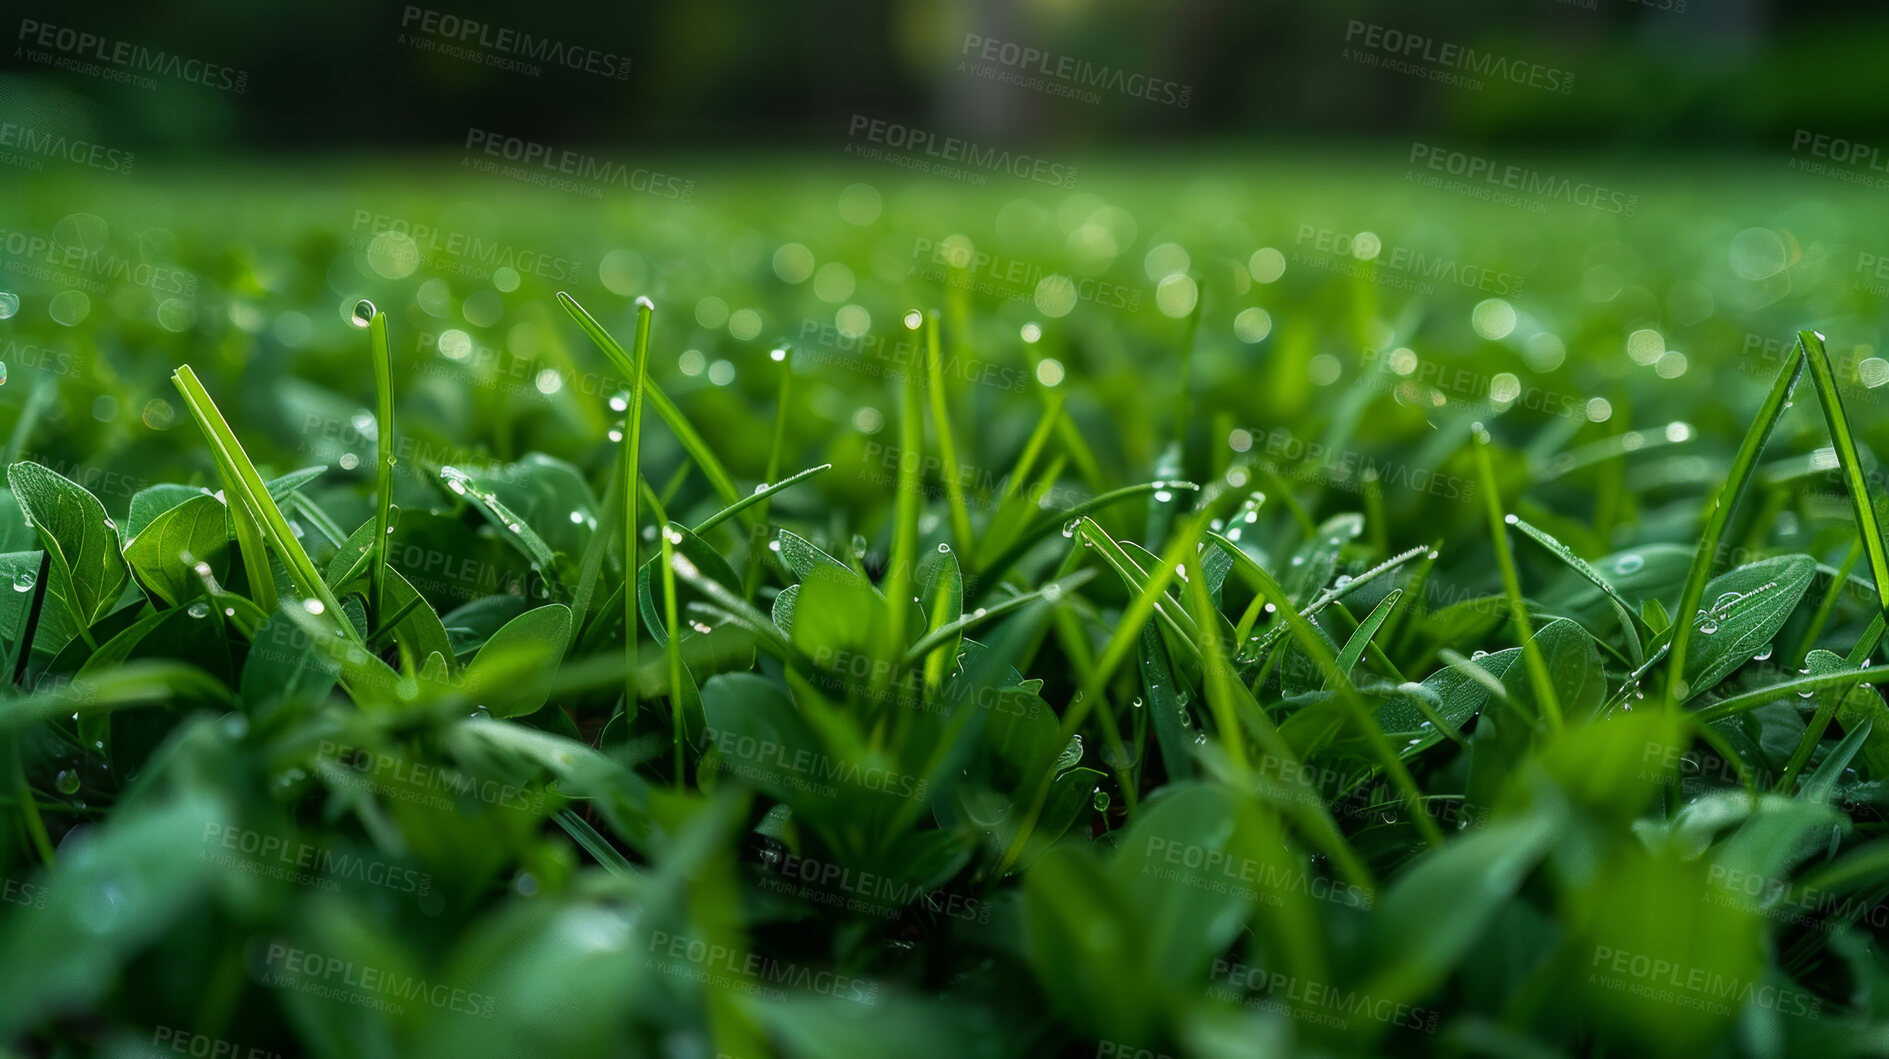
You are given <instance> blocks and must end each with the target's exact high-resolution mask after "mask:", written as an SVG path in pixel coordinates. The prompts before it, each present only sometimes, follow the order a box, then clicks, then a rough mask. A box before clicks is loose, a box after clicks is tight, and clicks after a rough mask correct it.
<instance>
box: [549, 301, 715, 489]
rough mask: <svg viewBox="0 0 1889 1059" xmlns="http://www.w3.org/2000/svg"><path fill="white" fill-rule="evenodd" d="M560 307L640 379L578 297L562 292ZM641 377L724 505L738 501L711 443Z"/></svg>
mask: <svg viewBox="0 0 1889 1059" xmlns="http://www.w3.org/2000/svg"><path fill="white" fill-rule="evenodd" d="M558 304H559V305H562V306H563V307H564V311H565V312H567V313H569V314H570V315H571V319H573V320H575V321H577V326H578V327H581V328H583V330H584V333H585V334H586V335H589V336H590V340H591V341H592V342H594V343H596V345H597V348H598V349H600V350H602V351H603V352H604V355H605V356H607V357H609V358H610V361H611V362H612V363H613V364H614V365H616V368H617V370H619V371H621V372H623V373H624V375H625V376H626V377H630V378H637V377H639V376H638V373H637V371H636V363H635V361H634V360H632V359H631V357H630V355H629V354H628V353H625V352H624V351H623V346H622V345H620V344H619V343H618V342H617V340H616V339H614V338H612V337H610V332H608V331H606V330H604V329H603V325H602V324H600V323H598V322H597V320H596V318H595V317H593V316H591V315H590V313H588V312H586V311H585V310H584V307H583V306H581V305H579V304H577V299H576V298H573V297H571V296H570V295H569V294H566V293H565V292H563V291H559V292H558ZM644 304H649V299H647V298H642V299H639V300H638V309H639V310H641V309H642V307H643V305H644ZM650 308H652V309H653V308H654V305H653V304H651V305H650ZM637 327H638V329H639V334H640V332H641V328H642V327H643V324H642V320H641V316H640V313H639V317H638V321H637ZM640 377H641V379H642V383H641V385H642V390H643V397H644V399H646V400H647V401H649V403H650V404H651V405H654V406H655V408H656V414H657V415H659V416H661V417H662V420H663V422H665V423H667V424H669V429H670V430H671V431H674V432H675V435H676V440H677V441H680V442H681V443H682V448H683V450H684V451H686V452H687V453H688V454H689V457H690V458H691V459H693V460H694V461H695V465H696V466H697V467H700V468H701V469H702V476H703V477H705V478H707V479H708V482H709V485H710V486H712V487H713V488H714V490H715V491H716V492H717V493H720V494H721V497H722V501H723V502H724V503H728V504H734V503H737V502H739V501H740V500H741V492H740V490H737V489H736V488H735V481H734V479H733V478H730V477H729V476H728V469H727V468H725V467H723V466H722V464H721V461H720V460H718V459H716V458H715V453H714V450H712V449H710V448H709V447H708V442H706V441H703V440H702V435H701V433H700V432H699V431H697V430H696V429H695V425H694V424H693V423H690V422H689V419H688V417H687V416H685V415H683V414H682V410H681V409H680V408H677V407H676V405H675V402H673V401H671V400H670V399H669V395H668V394H666V393H664V392H663V390H662V387H661V386H659V385H657V384H656V381H655V380H654V379H651V378H649V377H648V375H647V373H645V374H643V375H642V376H640Z"/></svg>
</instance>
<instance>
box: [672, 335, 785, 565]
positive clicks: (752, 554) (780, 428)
mask: <svg viewBox="0 0 1889 1059" xmlns="http://www.w3.org/2000/svg"><path fill="white" fill-rule="evenodd" d="M773 357H774V360H775V361H777V362H778V363H779V364H780V366H781V385H780V393H779V395H778V398H777V400H776V401H775V406H774V440H773V442H772V443H771V444H770V445H768V449H767V476H766V477H765V478H763V479H762V482H763V483H767V482H772V481H773V480H774V479H775V478H777V477H779V476H780V473H781V450H782V449H784V448H786V447H787V398H788V394H789V393H790V391H791V390H792V387H793V380H794V351H793V347H791V346H786V345H783V346H781V347H779V348H777V349H776V350H774V353H773ZM772 495H773V494H772V493H770V492H767V491H765V490H757V491H756V492H755V495H754V499H755V501H756V502H757V503H758V504H759V505H760V506H759V507H757V508H756V509H755V512H754V521H756V522H758V523H761V524H763V525H765V524H766V523H767V509H768V497H770V496H772ZM733 510H735V511H740V510H741V505H739V504H737V505H735V506H734V508H733ZM720 517H722V516H719V515H718V516H717V518H720ZM665 565H667V564H665ZM741 583H742V584H743V585H744V586H745V587H746V589H747V592H748V597H749V598H750V599H752V598H753V597H754V593H755V592H756V591H758V590H759V589H760V587H761V549H759V548H750V549H748V574H747V576H746V577H745V578H743V579H742V582H741Z"/></svg>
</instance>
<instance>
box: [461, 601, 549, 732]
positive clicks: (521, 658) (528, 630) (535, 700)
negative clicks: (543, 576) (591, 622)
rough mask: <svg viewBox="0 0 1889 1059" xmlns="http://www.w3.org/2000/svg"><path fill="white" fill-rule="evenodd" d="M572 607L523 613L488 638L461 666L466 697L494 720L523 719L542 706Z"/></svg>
mask: <svg viewBox="0 0 1889 1059" xmlns="http://www.w3.org/2000/svg"><path fill="white" fill-rule="evenodd" d="M570 632H571V608H569V607H567V606H565V605H564V604H562V603H552V604H549V605H546V606H543V607H539V608H537V609H535V610H528V611H526V612H525V613H523V614H520V615H519V616H518V617H516V618H513V619H512V620H511V621H508V622H506V623H505V625H504V627H503V628H501V629H499V631H498V632H496V633H493V634H492V638H491V639H490V640H487V641H486V642H485V646H483V647H481V648H479V653H478V654H477V655H474V656H473V659H472V661H471V662H470V663H469V664H467V666H466V677H465V682H466V683H465V694H466V696H467V697H468V698H470V699H472V700H473V701H475V702H476V703H478V704H479V705H481V706H484V707H485V708H486V709H487V710H489V711H490V712H491V714H492V716H494V717H523V716H525V715H526V714H530V713H535V712H537V710H538V707H540V706H543V705H544V702H545V699H546V698H547V697H548V696H549V695H550V692H551V675H552V674H553V673H554V672H556V670H557V667H558V663H559V662H560V661H562V660H563V658H564V645H565V643H566V642H567V639H568V637H569V636H570Z"/></svg>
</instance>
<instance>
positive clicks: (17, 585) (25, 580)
mask: <svg viewBox="0 0 1889 1059" xmlns="http://www.w3.org/2000/svg"><path fill="white" fill-rule="evenodd" d="M38 582H39V574H38V573H37V572H36V571H33V570H21V571H20V572H19V573H17V574H14V575H13V591H15V592H31V591H32V590H33V586H34V585H35V584H37V583H38Z"/></svg>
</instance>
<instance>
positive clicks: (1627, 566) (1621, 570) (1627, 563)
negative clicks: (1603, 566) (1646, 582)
mask: <svg viewBox="0 0 1889 1059" xmlns="http://www.w3.org/2000/svg"><path fill="white" fill-rule="evenodd" d="M1645 565H1646V560H1645V559H1643V558H1641V557H1640V556H1637V555H1623V556H1621V557H1620V558H1619V559H1617V560H1615V561H1614V573H1616V574H1632V573H1638V572H1639V570H1640V568H1641V567H1642V566H1645Z"/></svg>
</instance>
